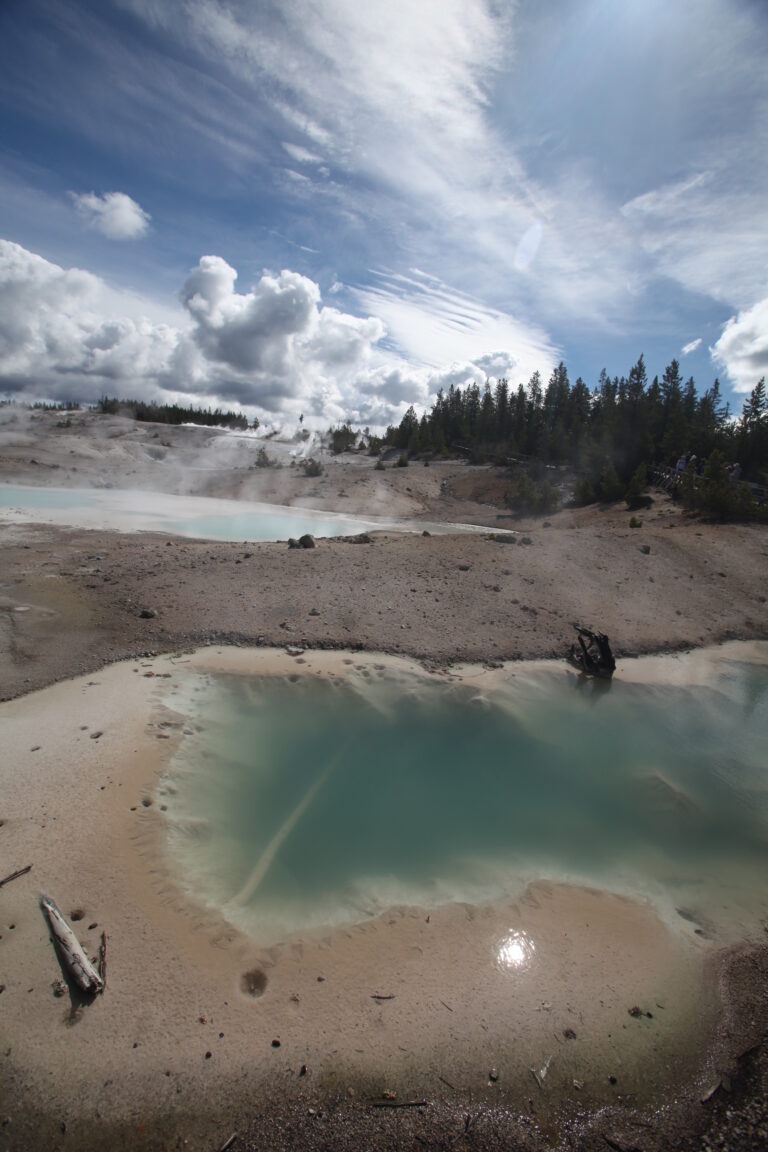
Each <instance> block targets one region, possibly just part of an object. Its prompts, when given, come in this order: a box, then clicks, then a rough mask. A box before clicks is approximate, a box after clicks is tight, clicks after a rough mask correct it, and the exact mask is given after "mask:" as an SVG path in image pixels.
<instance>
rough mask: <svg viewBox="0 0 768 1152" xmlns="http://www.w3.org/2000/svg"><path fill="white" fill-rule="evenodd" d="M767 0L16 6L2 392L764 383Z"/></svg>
mask: <svg viewBox="0 0 768 1152" xmlns="http://www.w3.org/2000/svg"><path fill="white" fill-rule="evenodd" d="M766 59H768V4H767V3H765V0H547V2H546V3H541V2H540V0H518V2H514V0H366V2H365V3H363V2H362V0H66V2H64V0H3V2H2V4H0V396H7V397H10V398H17V399H30V398H35V399H42V398H45V399H53V400H69V399H74V400H80V401H94V400H96V399H97V398H98V397H99V396H100V395H102V394H104V393H106V394H108V395H118V396H122V397H133V398H141V399H156V400H159V401H163V402H165V401H167V402H183V403H193V404H201V405H203V406H207V405H209V404H212V405H217V404H219V405H222V406H226V407H237V408H242V409H243V410H244V411H246V413H248V414H249V415H258V416H259V418H260V419H262V420H263V421H266V422H267V423H269V424H271V425H275V426H279V425H281V424H283V423H286V424H287V423H290V422H292V421H295V420H296V418H297V417H298V415H299V414H303V415H305V417H306V419H307V422H308V423H310V424H312V425H314V426H318V427H321V426H328V425H329V424H332V423H336V422H338V421H340V420H347V419H349V420H352V421H353V422H355V423H358V424H360V425H363V426H365V425H369V426H371V427H381V426H385V425H386V424H389V423H391V422H396V421H398V420H399V419H400V418H401V416H402V414H403V412H404V411H405V409H406V408H407V407H408V405H409V404H411V403H413V404H415V405H416V407H417V409H420V408H421V407H423V406H424V405H429V404H430V403H431V401H432V399H433V398H434V396H435V394H436V393H437V391H438V389H439V388H441V387H443V388H447V387H449V386H450V384H451V383H454V384H456V385H464V384H466V383H469V382H471V381H477V382H478V383H480V384H481V385H482V384H483V383H484V381H485V380H486V379H490V380H491V381H494V380H496V379H498V378H499V377H500V376H506V377H507V378H508V379H509V381H510V383H511V384H513V385H515V386H516V385H517V384H518V383H521V382H522V383H525V382H527V380H528V379H529V378H530V376H531V374H532V373H533V372H534V371H535V370H538V371H540V372H541V374H542V376H543V377H544V379H545V380H546V379H547V377H548V376H549V373H550V372H551V371H552V369H553V367H554V366H555V365H556V364H557V363H558V362H559V361H560V360H562V361H564V362H565V364H566V365H567V367H568V370H569V374H570V377H571V379H572V380H575V379H576V377H577V376H582V377H583V379H584V380H585V382H586V383H587V384H588V385H589V386H590V387H593V386H594V385H595V383H596V382H597V379H598V376H599V373H600V370H601V369H602V368H605V369H607V371H608V372H609V374H610V375H626V374H627V373H628V371H629V369H630V367H631V366H632V365H633V364H634V363H635V361H636V360H637V358H638V356H639V355H640V354H641V353H642V354H643V355H644V357H645V362H646V366H647V369H648V372H649V376H651V377H652V376H653V375H654V374H657V373H658V374H661V373H662V372H663V370H664V368H665V367H666V365H667V364H669V362H670V361H671V360H672V359H673V358H676V359H678V360H679V362H680V366H681V371H682V373H683V375H684V377H685V378H687V377H688V376H691V375H692V376H693V377H694V378H695V380H696V384H697V387H698V388H699V390H700V391H703V390H704V389H705V388H708V387H710V386H711V384H712V381H713V380H714V378H715V377H716V376H717V377H719V379H720V381H721V386H722V389H723V393H724V395H725V397H726V398H727V399H729V401H730V403H731V407H732V409H733V410H735V411H737V412H738V411H740V410H741V406H742V403H743V400H744V397H745V394H746V393H748V392H749V391H750V390H751V389H752V388H753V387H754V385H755V384H756V383H757V381H758V380H759V378H760V377H761V376H762V375H764V374H766V373H768V192H767V191H766V190H767V189H768V70H767V69H766V67H765V60H766Z"/></svg>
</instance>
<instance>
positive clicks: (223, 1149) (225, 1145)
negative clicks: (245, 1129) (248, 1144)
mask: <svg viewBox="0 0 768 1152" xmlns="http://www.w3.org/2000/svg"><path fill="white" fill-rule="evenodd" d="M235 1140H237V1132H233V1133H232V1135H231V1136H230V1138H229V1140H225V1141H224V1143H223V1144H222V1146H221V1148H219V1152H229V1149H230V1148H231V1147H232V1145H233V1144H234V1142H235Z"/></svg>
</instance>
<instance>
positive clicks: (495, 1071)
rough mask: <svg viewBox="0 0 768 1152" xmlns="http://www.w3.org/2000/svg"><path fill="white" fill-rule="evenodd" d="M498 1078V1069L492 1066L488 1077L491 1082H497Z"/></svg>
mask: <svg viewBox="0 0 768 1152" xmlns="http://www.w3.org/2000/svg"><path fill="white" fill-rule="evenodd" d="M498 1078H499V1073H498V1069H496V1068H491V1070H490V1072H489V1073H488V1079H489V1080H490V1082H491V1084H495V1083H496V1081H497V1080H498Z"/></svg>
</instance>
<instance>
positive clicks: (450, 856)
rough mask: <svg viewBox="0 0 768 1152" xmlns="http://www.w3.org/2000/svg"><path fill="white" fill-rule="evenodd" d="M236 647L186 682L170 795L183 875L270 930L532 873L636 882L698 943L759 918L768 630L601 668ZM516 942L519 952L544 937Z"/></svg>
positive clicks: (766, 857) (514, 884) (764, 865)
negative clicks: (585, 674) (321, 655)
mask: <svg viewBox="0 0 768 1152" xmlns="http://www.w3.org/2000/svg"><path fill="white" fill-rule="evenodd" d="M307 657H308V658H309V657H310V654H309V653H308V654H307ZM262 658H263V657H262ZM238 659H239V660H240V663H239V664H238V665H237V666H235V664H233V665H231V666H230V667H229V669H228V668H227V665H226V662H225V664H224V665H222V666H221V668H220V669H219V670H217V671H210V670H204V669H203V670H195V668H194V666H190V669H189V670H188V671H186V672H185V673H183V674H182V675H181V678H180V679H179V676H178V675H177V676H175V680H177V681H178V683H177V685H176V687H175V688H174V689H173V690H171V691H170V692H169V694H168V695H167V696H166V700H165V704H166V706H167V707H168V708H170V709H171V710H172V713H175V714H176V718H177V723H180V724H181V725H182V730H183V734H182V735H181V738H180V742H179V744H178V746H177V749H176V752H175V754H174V755H173V757H172V760H171V761H170V763H169V764H168V766H167V768H166V770H165V772H164V775H163V776H162V778H161V780H160V783H159V786H158V799H159V801H160V803H161V804H162V805H164V806H165V814H164V820H165V823H166V830H167V836H168V840H167V848H168V852H169V854H170V859H171V862H172V870H173V871H174V872H175V874H176V877H177V879H178V881H179V883H180V884H181V885H182V887H183V888H184V889H186V891H187V892H188V893H189V894H190V895H193V896H194V898H195V899H196V900H202V901H203V902H204V903H205V904H207V905H209V906H210V907H212V908H215V909H217V910H219V911H220V912H221V913H222V914H223V916H224V917H225V918H226V919H227V920H229V921H230V922H231V923H232V924H234V925H236V926H237V927H239V928H241V929H243V930H244V931H245V932H247V933H248V934H249V935H251V936H252V937H254V938H256V939H257V940H258V941H259V942H261V943H270V942H278V941H284V940H286V939H290V937H291V936H292V935H297V934H305V933H307V932H311V931H312V930H313V929H322V928H328V927H329V926H333V925H339V924H344V923H346V924H350V923H359V922H361V921H366V920H368V919H370V918H371V917H374V916H376V915H377V914H378V913H380V912H381V911H382V910H383V909H385V908H387V907H390V906H392V905H412V906H426V907H430V906H436V905H440V904H445V903H449V902H452V901H470V902H473V903H482V902H484V901H491V900H494V899H497V898H500V897H502V896H507V895H509V894H514V893H519V892H521V891H522V890H523V889H524V888H525V886H526V884H527V883H528V882H529V881H531V880H535V879H538V878H548V879H561V880H567V881H570V882H573V883H578V884H589V885H593V886H596V887H605V888H608V889H611V890H613V891H616V892H620V893H629V894H633V895H638V896H641V897H646V898H648V899H650V901H651V902H652V904H653V905H654V906H655V907H656V909H657V910H658V911H659V912H660V914H661V916H662V918H663V919H665V920H666V921H667V922H668V923H669V924H670V925H672V926H675V925H676V926H677V927H679V928H681V929H684V930H685V931H686V932H688V933H695V935H696V936H698V937H700V938H701V940H702V941H706V940H710V939H716V940H717V941H718V942H721V943H722V942H725V941H728V940H736V939H742V938H745V937H749V936H750V935H751V934H754V933H755V932H760V933H762V928H761V925H760V921H761V918H764V917H765V916H766V914H767V913H768V885H767V884H766V876H767V875H768V771H767V765H766V749H768V645H766V644H752V645H743V644H742V645H738V644H737V645H726V646H724V647H723V648H720V649H710V650H708V651H704V652H697V653H690V654H687V655H682V656H677V657H657V658H647V659H643V660H637V661H622V662H620V666H619V670H618V673H617V676H616V678H615V680H614V681H613V683H611V684H603V683H598V682H592V681H586V680H584V679H583V678H581V677H579V676H578V675H576V674H575V673H572V672H570V671H566V670H565V669H564V668H563V667H557V666H555V665H551V664H550V665H547V664H543V663H538V664H532V665H518V666H514V665H508V666H506V667H505V668H504V669H499V670H496V671H493V672H488V671H483V670H480V669H474V670H473V669H466V668H465V669H463V670H462V671H463V675H462V676H461V677H452V676H451V675H450V674H441V675H429V674H426V673H421V671H420V670H418V669H417V668H416V667H415V666H414V665H412V664H410V665H409V664H407V663H405V662H398V661H396V660H392V659H380V660H378V661H377V660H376V659H375V658H373V657H367V658H360V659H358V658H353V657H348V658H346V659H345V660H343V661H342V659H341V658H340V657H338V656H337V657H335V659H336V661H337V662H336V664H335V665H333V666H332V665H331V664H327V665H325V666H324V667H323V669H318V668H310V667H309V663H310V661H309V660H308V661H307V662H306V663H305V661H304V660H303V659H301V658H300V660H299V662H298V663H291V664H290V667H289V670H288V673H287V674H279V675H278V674H274V675H266V674H263V675H258V674H253V672H251V673H250V674H247V672H246V670H245V669H246V666H247V659H250V660H251V662H252V663H251V667H252V668H256V669H258V660H259V659H260V657H259V655H258V654H255V653H254V654H243V653H240V654H238ZM282 659H283V660H285V661H287V657H282ZM235 667H236V670H235ZM331 667H334V668H335V671H330V670H329V669H330V668H331ZM182 668H183V665H181V664H179V665H177V669H178V672H179V673H181V670H182ZM505 947H506V951H505V948H504V947H502V948H501V949H500V952H499V962H500V963H502V964H508V965H511V966H520V965H524V964H525V963H527V962H528V961H529V960H530V959H531V956H532V951H533V949H534V948H535V942H533V941H530V940H527V939H526V938H525V937H524V935H522V936H519V937H517V936H515V938H512V937H510V939H509V941H508V942H507V945H506V946H505Z"/></svg>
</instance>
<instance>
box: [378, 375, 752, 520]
mask: <svg viewBox="0 0 768 1152" xmlns="http://www.w3.org/2000/svg"><path fill="white" fill-rule="evenodd" d="M384 442H385V444H386V445H388V446H391V447H393V448H399V449H401V450H404V451H407V452H408V453H409V454H411V455H414V454H417V453H423V452H429V453H438V454H440V453H445V452H450V453H452V452H455V451H456V450H457V449H461V450H463V451H465V452H466V451H468V452H469V454H470V459H472V460H474V461H476V462H481V461H482V460H489V459H490V460H496V461H497V462H505V461H508V460H509V459H510V458H518V459H519V458H521V457H522V458H524V459H526V460H528V461H530V462H534V463H538V464H539V465H541V464H555V465H565V466H569V467H570V468H572V469H573V470H575V472H576V474H577V479H576V486H575V493H574V495H575V499H576V500H577V502H578V503H585V504H586V503H591V502H593V501H595V500H598V499H603V500H609V499H617V498H618V497H619V496H621V495H623V493H624V492H625V491H626V490H627V486H628V485H629V482H630V480H631V478H632V477H633V475H635V474H636V473H637V470H638V469H639V468H641V467H642V466H643V465H645V466H646V468H647V469H648V470H651V469H653V468H654V467H658V466H659V465H664V464H666V463H668V462H669V461H670V460H671V459H672V458H673V457H674V458H675V459H677V458H678V457H679V456H681V455H686V456H690V455H691V454H692V453H693V454H695V455H696V456H697V458H698V459H699V460H708V459H709V458H710V457H711V456H712V453H713V452H715V451H718V452H719V453H720V454H721V456H722V460H723V464H724V465H727V464H728V463H729V462H730V463H735V462H737V461H738V462H739V464H740V465H741V469H742V474H743V476H744V478H745V479H748V480H753V481H758V482H760V481H763V480H764V477H763V472H764V470H766V469H768V397H767V396H766V385H765V378H763V379H761V380H760V381H759V382H758V383H757V384H756V386H755V387H754V388H753V390H752V392H751V394H750V395H749V397H748V398H747V399H746V400H745V402H744V406H743V411H742V414H741V417H740V418H739V419H738V420H734V419H733V418H731V416H730V413H729V409H728V405H727V404H726V403H724V402H723V399H722V396H721V392H720V383H719V381H718V380H715V381H714V383H713V385H712V387H711V388H708V389H707V390H706V391H705V392H703V393H701V394H699V393H698V392H697V391H696V387H695V383H694V380H693V377H692V376H691V377H689V379H687V380H685V381H684V380H683V378H682V375H681V373H680V365H679V363H678V361H677V360H673V361H672V362H671V364H669V366H668V367H667V368H666V369H665V370H664V373H663V375H662V377H661V379H659V377H658V376H656V377H654V379H653V380H652V381H651V382H650V383H649V382H648V378H647V372H646V367H645V362H644V359H643V357H642V356H640V358H639V360H638V361H637V363H636V364H634V365H633V367H632V368H631V369H630V371H629V374H628V375H627V376H622V377H618V376H614V377H610V376H609V375H608V374H607V372H606V371H605V370H603V371H602V372H601V373H600V378H599V381H598V384H597V387H596V388H594V389H592V390H590V389H589V388H588V386H587V385H586V384H585V383H584V381H583V380H582V379H581V377H579V378H578V379H577V380H576V381H575V383H573V384H571V382H570V380H569V378H568V370H567V368H566V367H565V365H564V364H563V363H562V362H561V363H560V364H559V365H558V366H557V368H555V369H554V371H553V372H552V374H551V376H550V378H549V381H548V382H547V384H546V385H545V384H544V383H543V381H542V378H541V375H540V374H539V373H538V372H534V374H533V376H532V377H531V379H530V380H529V381H528V384H527V386H524V385H522V384H520V385H519V386H518V388H517V389H511V388H510V386H509V382H508V381H507V380H506V379H504V378H502V379H500V380H499V381H498V382H497V383H496V385H495V387H493V388H492V387H491V385H490V383H488V382H486V385H485V387H484V388H482V389H481V388H480V386H479V385H478V384H476V383H473V384H470V385H468V386H467V387H466V388H464V389H461V388H456V387H455V386H453V385H451V387H450V388H449V390H448V392H447V393H446V392H444V391H442V390H441V391H440V392H439V393H438V396H437V399H436V401H435V403H434V404H433V406H432V408H431V410H430V411H429V412H425V413H424V415H423V416H422V417H421V418H419V417H418V416H417V414H416V412H415V409H414V408H413V407H410V408H409V409H408V411H407V412H406V413H405V416H404V417H403V419H402V420H401V421H400V424H399V425H398V426H396V427H395V426H391V427H389V428H388V429H387V432H386V435H385V436H384Z"/></svg>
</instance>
